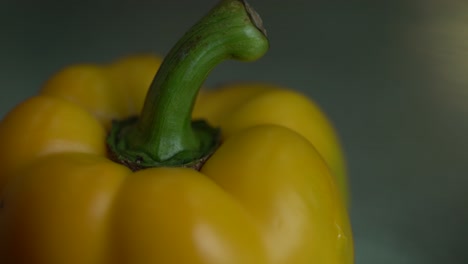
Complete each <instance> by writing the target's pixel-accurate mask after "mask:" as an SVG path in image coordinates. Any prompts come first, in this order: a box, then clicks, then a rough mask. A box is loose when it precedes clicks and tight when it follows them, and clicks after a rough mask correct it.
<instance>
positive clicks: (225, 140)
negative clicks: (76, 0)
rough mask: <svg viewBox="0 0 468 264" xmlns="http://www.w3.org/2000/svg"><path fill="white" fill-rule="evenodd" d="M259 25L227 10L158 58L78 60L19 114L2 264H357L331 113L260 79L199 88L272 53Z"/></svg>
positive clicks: (6, 156) (2, 219)
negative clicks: (227, 67)
mask: <svg viewBox="0 0 468 264" xmlns="http://www.w3.org/2000/svg"><path fill="white" fill-rule="evenodd" d="M260 21H261V19H260V18H259V16H258V15H257V14H256V13H255V11H254V10H253V9H252V8H251V7H250V6H248V5H247V4H246V2H245V1H239V0H224V1H221V2H220V3H219V4H218V5H216V6H215V7H214V8H213V9H212V10H211V11H210V12H209V13H208V14H207V15H206V16H205V17H204V18H202V19H201V20H200V22H198V23H197V24H195V25H194V27H192V29H191V30H189V31H188V32H187V33H186V34H185V35H184V36H183V37H182V38H181V40H180V41H179V42H178V43H177V44H176V45H175V46H174V48H173V49H172V50H171V52H169V54H168V55H167V56H166V57H165V58H164V60H162V59H161V58H159V57H157V56H154V55H147V54H145V55H135V56H128V57H124V58H122V59H119V60H117V61H115V62H112V63H110V64H107V65H95V64H80V65H72V66H70V67H67V68H65V69H63V70H62V71H59V72H58V73H57V74H56V75H54V76H52V77H51V78H50V80H49V81H47V82H46V83H45V84H44V86H43V87H42V89H41V91H40V93H39V94H38V95H35V96H33V97H31V98H29V99H27V100H26V101H24V102H22V103H21V104H19V105H18V106H16V107H15V108H14V109H12V110H11V111H10V112H9V113H8V114H7V115H6V116H5V118H4V119H3V120H2V121H1V122H0V146H2V151H0V199H1V201H2V202H1V205H2V206H1V207H0V263H8V264H22V263H31V264H63V263H68V264H75V263H76V264H83V263H87V264H93V263H94V264H107V263H109V264H111V263H112V264H130V263H131V264H150V263H191V264H192V263H193V264H212V263H213V264H215V263H216V264H223V263H245V264H249V263H252V264H302V263H323V264H342V263H343V264H350V263H353V261H354V260H353V259H354V256H353V239H352V232H351V227H350V223H349V217H348V213H347V208H346V195H347V194H346V188H347V187H346V175H345V165H344V164H345V163H344V159H343V157H342V152H341V150H340V146H339V142H338V139H337V136H336V133H335V131H334V129H333V127H332V125H331V123H330V122H329V121H328V119H327V118H326V116H325V115H324V113H323V112H322V110H321V109H320V108H319V107H318V106H317V105H316V104H315V103H314V102H313V101H311V99H309V98H307V97H306V96H304V95H301V94H299V93H297V92H295V91H293V90H289V89H286V88H283V87H280V86H276V85H272V84H266V83H254V82H237V83H233V84H229V85H226V86H223V87H219V88H217V89H213V90H209V89H202V90H201V91H199V89H200V87H201V85H202V84H203V81H204V79H205V78H206V76H207V74H208V73H209V72H210V71H211V69H212V68H213V67H215V66H216V65H217V64H218V63H220V62H221V61H223V60H226V59H240V60H245V61H254V60H256V59H258V58H260V57H261V56H262V55H263V54H264V53H265V52H266V50H267V49H268V39H267V38H266V36H265V30H264V29H263V28H262V26H261V22H260ZM220 32H222V34H221V33H220ZM195 40H196V41H195ZM155 75H156V77H155ZM153 78H154V80H153ZM199 120H203V122H202V124H203V125H202V126H201V127H198V126H199V124H200V122H201V121H199ZM127 125H128V126H127ZM205 129H207V130H205ZM218 140H219V141H218ZM206 142H208V143H206ZM209 142H211V143H209ZM114 143H117V145H119V146H117V147H116V146H115V145H112V144H114ZM207 146H208V147H207ZM110 151H111V152H113V151H118V152H117V153H112V154H109V152H110ZM122 153H123V154H122ZM128 153H130V154H129V155H127V154H128ZM137 156H138V157H140V158H138V159H137ZM111 157H113V159H111ZM116 157H117V158H116ZM122 157H124V159H125V161H122V160H121V158H122ZM141 157H143V162H145V165H144V166H139V167H138V168H135V167H134V166H133V164H130V163H132V162H136V161H138V162H140V163H141V162H142V160H141ZM201 158H202V159H203V160H202V163H201V164H200V166H198V167H195V168H196V169H194V167H193V166H187V164H189V165H190V164H192V163H197V164H198V163H199V161H200V159H201ZM147 161H148V163H146V162H147ZM154 161H156V163H157V164H153V165H148V164H150V163H152V162H154Z"/></svg>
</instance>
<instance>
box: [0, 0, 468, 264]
mask: <svg viewBox="0 0 468 264" xmlns="http://www.w3.org/2000/svg"><path fill="white" fill-rule="evenodd" d="M216 2H217V1H216V0H199V1H189V0H185V1H175V0H164V1H162V0H161V1H157V0H153V1H149V0H144V1H143V0H114V1H110V0H96V1H71V0H62V1H58V0H42V1H32V0H29V1H26V0H16V1H15V0H2V1H1V2H0V27H1V28H0V29H1V31H0V34H1V35H0V58H1V60H0V87H1V88H0V89H1V96H0V116H3V115H4V114H5V113H6V112H7V111H8V110H9V109H10V108H12V107H13V106H14V105H15V104H17V103H18V102H20V101H21V100H23V99H25V98H26V97H28V96H30V95H32V94H34V93H35V92H36V91H37V90H38V88H39V87H40V86H41V84H42V83H43V82H44V81H45V80H46V79H47V78H48V76H50V75H51V74H52V73H53V72H55V71H57V70H59V69H60V68H61V67H63V66H65V65H68V64H72V63H78V62H105V61H110V60H112V59H115V58H117V57H120V56H123V55H125V54H129V53H135V52H142V51H151V52H156V53H160V54H165V53H166V52H167V51H168V50H169V48H170V47H171V45H172V44H174V43H175V41H176V40H177V39H178V37H180V36H181V35H182V34H183V33H184V32H185V30H186V29H188V28H189V26H190V25H191V24H192V23H193V22H195V21H196V20H198V18H200V17H201V16H202V15H203V14H204V13H205V12H206V11H207V10H208V9H210V8H211V7H212V6H213V5H214V4H215V3H216ZM465 2H466V1H462V0H460V1H453V0H450V1H449V0H447V1H437V0H432V1H431V0H427V1H423V0H421V1H416V0H412V1H403V0H400V1H370V0H369V1H356V0H355V1H350V0H348V1H344V0H343V1H325V0H321V1H320V0H317V1H305V0H304V1H301V0H288V1H285V0H281V1H280V0H271V1H262V0H251V1H250V3H251V5H252V6H254V7H255V8H256V9H257V11H258V12H259V13H260V14H261V15H262V17H263V20H264V22H265V26H266V28H267V29H268V32H269V36H270V40H271V50H270V51H269V53H268V54H267V55H266V56H265V57H264V58H263V59H261V60H260V61H258V62H256V63H251V64H242V63H238V62H227V63H224V64H222V65H221V66H219V67H218V68H217V69H216V70H214V72H213V73H212V74H211V75H210V77H209V78H208V80H207V85H210V86H213V85H216V84H219V83H224V82H228V81H232V80H260V81H268V82H273V83H278V84H282V85H285V86H289V87H291V88H293V89H297V90H300V91H302V92H304V93H306V94H307V95H309V96H311V97H313V98H314V99H315V100H316V101H318V102H319V104H320V105H321V106H322V107H323V108H324V109H325V111H326V112H327V113H328V115H329V116H330V118H331V119H332V120H333V122H334V124H335V125H336V127H337V129H338V131H339V133H340V136H341V139H342V141H343V145H344V147H345V150H346V155H347V159H348V163H349V171H350V177H351V187H352V195H353V196H352V207H351V209H352V210H351V212H352V223H353V228H354V234H355V243H356V261H357V263H363V264H365V263H369V264H375V263H379V264H380V263H392V264H394V263H400V264H404V263H426V264H429V263H468V257H467V253H465V251H464V250H465V249H466V248H465V247H466V245H468V243H467V242H468V241H467V236H468V232H467V231H468V225H467V224H468V221H467V220H468V212H467V206H466V204H467V200H468V195H467V193H466V189H467V184H468V177H467V176H468V175H467V174H468V163H467V162H465V160H466V152H467V150H468V140H467V139H466V135H467V134H468V122H467V121H466V119H467V117H468V104H467V100H468V77H467V76H468V72H467V69H468V4H467V3H465Z"/></svg>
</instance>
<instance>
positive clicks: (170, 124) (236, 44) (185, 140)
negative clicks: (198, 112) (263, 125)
mask: <svg viewBox="0 0 468 264" xmlns="http://www.w3.org/2000/svg"><path fill="white" fill-rule="evenodd" d="M267 50H268V40H267V38H266V33H265V30H264V29H263V26H262V23H261V19H260V17H259V16H258V14H257V13H256V12H255V11H254V10H253V9H252V8H251V7H250V6H249V5H248V4H247V2H246V1H241V0H224V1H221V2H220V3H219V4H218V5H217V6H215V7H214V8H213V9H212V10H211V11H210V12H209V13H208V14H207V15H206V16H205V17H203V18H202V19H201V20H200V21H199V22H198V23H196V24H195V25H194V26H193V27H192V28H191V29H190V30H189V31H188V32H187V33H185V35H184V36H183V37H182V38H181V39H180V40H179V41H178V42H177V44H176V45H175V46H174V47H173V48H172V50H171V51H170V52H169V54H168V55H167V57H166V58H165V60H164V61H163V63H162V65H161V67H160V69H159V71H158V73H157V74H156V76H155V78H154V80H153V83H152V85H151V88H150V90H149V92H148V94H147V96H146V101H145V104H144V107H143V111H142V113H141V116H140V118H139V119H138V118H131V119H128V120H124V121H118V122H114V124H113V127H112V129H111V132H110V134H109V138H108V147H109V150H110V153H111V156H112V157H113V158H114V159H115V160H117V161H119V162H121V163H123V164H126V165H128V166H129V167H130V168H132V169H134V170H136V169H141V168H146V167H158V166H190V167H197V168H198V167H199V166H200V164H201V163H202V162H203V161H204V160H206V158H207V157H209V155H211V153H212V152H213V151H214V150H215V149H216V147H217V146H218V144H219V130H218V129H215V128H212V127H210V126H209V125H208V124H206V123H205V122H204V121H192V120H191V115H192V110H193V106H194V102H195V99H196V97H197V94H198V91H199V89H200V87H201V85H202V84H203V82H204V81H205V79H206V77H207V76H208V74H209V73H210V71H211V70H212V69H213V68H214V67H215V66H216V65H218V64H219V63H221V62H222V61H224V60H227V59H236V60H242V61H253V60H256V59H258V58H260V57H261V56H263V55H264V54H265V53H266V51H267Z"/></svg>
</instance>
